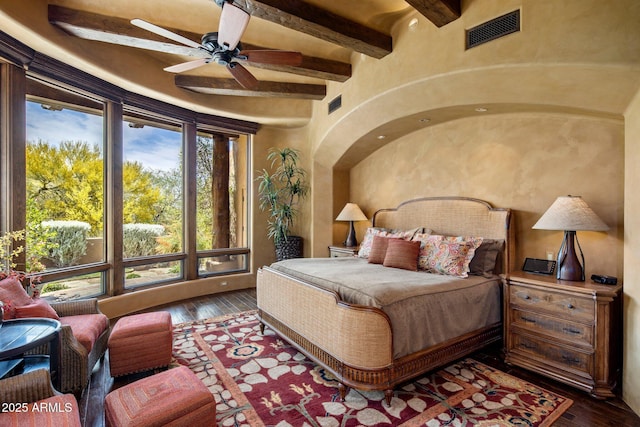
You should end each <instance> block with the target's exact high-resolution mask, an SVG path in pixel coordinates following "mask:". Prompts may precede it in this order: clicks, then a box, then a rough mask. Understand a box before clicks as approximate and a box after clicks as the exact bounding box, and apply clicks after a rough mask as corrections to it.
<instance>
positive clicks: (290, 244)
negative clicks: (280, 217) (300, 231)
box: [276, 236, 302, 261]
mask: <svg viewBox="0 0 640 427" xmlns="http://www.w3.org/2000/svg"><path fill="white" fill-rule="evenodd" d="M290 258H302V237H300V236H287V238H286V239H285V240H282V241H280V242H278V243H277V244H276V260H278V261H282V260H284V259H290Z"/></svg>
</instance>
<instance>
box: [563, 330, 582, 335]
mask: <svg viewBox="0 0 640 427" xmlns="http://www.w3.org/2000/svg"><path fill="white" fill-rule="evenodd" d="M562 330H563V331H564V332H566V333H568V334H575V335H579V334H581V333H582V331H579V330H578V329H573V328H562Z"/></svg>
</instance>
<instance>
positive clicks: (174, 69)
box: [164, 58, 209, 73]
mask: <svg viewBox="0 0 640 427" xmlns="http://www.w3.org/2000/svg"><path fill="white" fill-rule="evenodd" d="M208 63H209V58H200V59H196V60H193V61H188V62H183V63H181V64H176V65H172V66H170V67H166V68H164V70H165V71H168V72H170V73H182V72H183V71H188V70H193V69H194V68H198V67H201V66H203V65H205V64H208Z"/></svg>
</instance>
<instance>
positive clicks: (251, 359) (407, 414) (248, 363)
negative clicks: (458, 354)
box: [174, 311, 573, 427]
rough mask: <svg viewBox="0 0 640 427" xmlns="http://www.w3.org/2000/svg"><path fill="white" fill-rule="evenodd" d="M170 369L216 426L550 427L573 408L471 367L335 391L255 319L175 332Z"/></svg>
mask: <svg viewBox="0 0 640 427" xmlns="http://www.w3.org/2000/svg"><path fill="white" fill-rule="evenodd" d="M174 358H175V362H176V363H179V364H182V365H186V366H188V367H189V368H191V370H192V371H193V372H195V373H196V375H198V377H200V378H201V379H202V381H204V383H205V384H206V385H207V387H208V388H209V390H211V393H213V395H214V396H215V399H216V402H217V421H218V425H219V426H278V427H285V426H323V427H324V426H326V427H333V426H336V427H337V426H344V427H346V426H374V425H375V426H384V425H388V426H428V427H435V426H549V425H551V424H552V423H553V422H554V421H555V420H557V419H558V418H559V417H560V415H562V413H563V412H564V411H566V410H567V409H568V408H569V406H571V404H572V403H573V402H572V401H571V400H569V399H566V398H564V397H562V396H559V395H557V394H554V393H551V392H549V391H547V390H544V389H541V388H539V387H536V386H534V385H532V384H530V383H527V382H524V381H522V380H519V379H518V378H515V377H513V376H510V375H507V374H505V373H503V372H501V371H498V370H496V369H493V368H490V367H488V366H486V365H483V364H482V363H479V362H476V361H475V360H473V359H465V360H462V361H459V362H457V363H454V364H452V365H450V366H448V367H447V368H445V369H441V370H439V371H437V372H432V373H430V374H427V375H424V376H423V377H421V378H419V379H417V380H416V381H414V382H412V383H409V384H407V385H405V386H404V387H401V388H398V389H397V390H396V391H395V393H394V397H393V399H392V402H391V406H387V405H386V404H385V403H384V393H383V392H363V391H358V390H353V389H352V390H350V391H349V393H348V394H347V396H346V399H345V400H344V401H341V399H340V395H339V392H338V388H337V383H336V381H335V379H333V378H332V377H331V376H330V375H329V374H328V373H326V372H325V371H324V370H323V369H322V368H320V367H318V366H317V365H315V364H314V363H313V362H311V361H310V360H309V359H307V358H306V357H305V356H304V355H302V354H301V353H299V352H298V351H297V350H296V349H295V348H294V347H292V346H290V345H289V344H288V343H286V342H285V341H283V340H282V339H281V338H279V337H278V336H276V335H275V334H274V333H273V332H272V331H270V330H269V329H268V328H267V329H266V330H265V335H261V334H260V328H259V323H258V320H257V317H256V313H255V312H253V311H251V312H246V313H240V314H237V315H233V316H225V317H221V318H216V319H207V320H202V321H197V322H192V323H184V324H180V325H176V326H175V332H174Z"/></svg>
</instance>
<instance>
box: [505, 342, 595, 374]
mask: <svg viewBox="0 0 640 427" xmlns="http://www.w3.org/2000/svg"><path fill="white" fill-rule="evenodd" d="M511 343H512V346H513V348H512V351H518V352H520V353H527V354H529V355H531V356H534V357H537V358H539V359H541V360H544V361H549V362H555V364H560V365H563V366H566V367H568V368H571V369H574V370H578V371H582V372H585V373H590V372H591V371H592V360H593V357H592V355H593V354H592V353H590V352H581V351H578V350H576V349H573V348H567V347H563V346H561V345H556V344H553V343H550V342H548V341H543V340H539V339H537V338H534V337H530V336H525V335H520V334H513V335H512V337H511Z"/></svg>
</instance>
